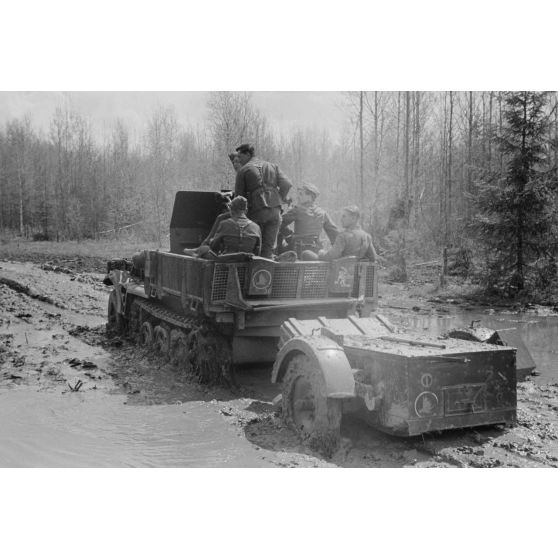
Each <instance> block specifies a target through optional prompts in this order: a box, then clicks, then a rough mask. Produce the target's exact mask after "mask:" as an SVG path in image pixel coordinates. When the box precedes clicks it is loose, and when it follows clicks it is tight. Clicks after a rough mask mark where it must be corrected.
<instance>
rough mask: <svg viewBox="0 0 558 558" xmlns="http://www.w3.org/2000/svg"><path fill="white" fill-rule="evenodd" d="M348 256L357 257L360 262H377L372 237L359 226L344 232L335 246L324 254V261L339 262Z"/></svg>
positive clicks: (336, 240)
mask: <svg viewBox="0 0 558 558" xmlns="http://www.w3.org/2000/svg"><path fill="white" fill-rule="evenodd" d="M347 256H356V257H357V258H358V259H359V260H370V261H372V262H375V261H376V250H375V249H374V245H373V244H372V237H371V236H370V235H369V234H368V233H367V232H365V231H363V230H362V229H361V228H360V226H359V225H356V226H355V227H349V228H346V229H344V230H342V231H341V232H340V233H339V234H338V235H337V238H336V239H335V242H334V243H333V246H332V247H331V248H330V249H329V250H328V251H327V252H326V253H325V254H322V256H321V259H323V260H337V259H339V258H345V257H347Z"/></svg>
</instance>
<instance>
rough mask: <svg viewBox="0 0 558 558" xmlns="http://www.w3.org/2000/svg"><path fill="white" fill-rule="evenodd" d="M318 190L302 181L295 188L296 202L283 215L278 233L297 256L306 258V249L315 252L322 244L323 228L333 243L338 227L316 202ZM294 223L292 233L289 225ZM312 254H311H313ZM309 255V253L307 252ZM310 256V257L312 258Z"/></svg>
mask: <svg viewBox="0 0 558 558" xmlns="http://www.w3.org/2000/svg"><path fill="white" fill-rule="evenodd" d="M319 194H320V191H319V190H318V188H316V186H314V184H310V183H308V182H304V183H303V184H302V186H300V187H299V188H298V189H297V198H298V203H297V204H296V205H295V206H294V207H293V208H291V209H289V210H288V211H287V212H286V213H285V214H284V215H283V223H282V225H281V231H280V235H281V236H282V238H284V239H286V240H287V243H288V244H287V245H288V248H287V249H288V250H294V251H295V252H296V253H297V255H298V257H299V258H300V257H303V259H307V258H305V257H304V255H306V254H308V251H311V252H314V254H317V253H318V251H319V250H320V248H321V247H322V244H321V242H320V234H321V232H322V230H324V231H325V232H326V234H327V236H328V238H329V240H330V242H331V243H332V244H333V243H334V242H335V238H336V237H337V235H338V234H339V229H338V228H337V226H336V225H335V223H333V221H332V220H331V219H330V217H329V215H328V214H327V212H326V211H325V210H324V209H322V208H321V207H319V206H318V205H317V204H316V198H317V197H318V196H319ZM292 223H294V234H293V231H292V230H291V229H290V228H289V225H291V224H292ZM314 254H312V256H314V258H315V255H314ZM308 255H309V254H308ZM314 258H312V259H314Z"/></svg>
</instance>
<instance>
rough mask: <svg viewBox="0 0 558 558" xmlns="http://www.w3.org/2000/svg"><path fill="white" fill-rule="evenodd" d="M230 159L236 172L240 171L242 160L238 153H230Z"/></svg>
mask: <svg viewBox="0 0 558 558" xmlns="http://www.w3.org/2000/svg"><path fill="white" fill-rule="evenodd" d="M229 159H230V161H231V163H232V166H233V167H234V170H235V172H238V169H240V167H241V166H242V165H241V164H240V160H239V158H238V153H229Z"/></svg>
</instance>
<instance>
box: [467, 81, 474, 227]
mask: <svg viewBox="0 0 558 558" xmlns="http://www.w3.org/2000/svg"><path fill="white" fill-rule="evenodd" d="M468 121H469V122H468V124H469V125H468V129H467V187H466V192H467V194H469V195H470V194H471V193H472V191H473V92H472V91H469V110H468ZM469 205H470V204H469V198H468V197H466V198H465V208H466V210H465V214H466V216H467V219H469V216H470V207H469Z"/></svg>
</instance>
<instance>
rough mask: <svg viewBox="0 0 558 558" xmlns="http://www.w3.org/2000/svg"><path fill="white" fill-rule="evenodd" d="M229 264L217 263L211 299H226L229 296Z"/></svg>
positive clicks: (214, 270)
mask: <svg viewBox="0 0 558 558" xmlns="http://www.w3.org/2000/svg"><path fill="white" fill-rule="evenodd" d="M228 276H229V274H228V266H227V265H225V264H215V268H214V269H213V282H212V285H211V300H213V301H216V300H225V298H226V297H227V279H228Z"/></svg>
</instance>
